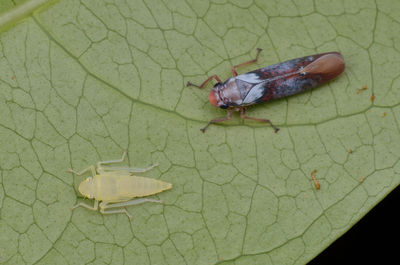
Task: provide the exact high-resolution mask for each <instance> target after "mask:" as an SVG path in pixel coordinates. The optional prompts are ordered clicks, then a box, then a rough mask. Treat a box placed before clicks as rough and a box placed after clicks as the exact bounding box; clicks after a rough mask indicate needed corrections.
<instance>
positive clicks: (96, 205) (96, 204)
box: [71, 200, 99, 211]
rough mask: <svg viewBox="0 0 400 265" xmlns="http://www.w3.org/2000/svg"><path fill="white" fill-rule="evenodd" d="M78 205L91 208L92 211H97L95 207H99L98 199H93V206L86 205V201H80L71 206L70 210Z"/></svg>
mask: <svg viewBox="0 0 400 265" xmlns="http://www.w3.org/2000/svg"><path fill="white" fill-rule="evenodd" d="M79 206H82V207H84V208H86V209H89V210H92V211H97V208H99V201H98V200H95V201H94V205H93V206H90V205H88V204H86V203H83V202H80V203H78V204H77V205H74V206H72V207H71V210H74V209H76V208H78V207H79Z"/></svg>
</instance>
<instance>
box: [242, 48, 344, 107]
mask: <svg viewBox="0 0 400 265" xmlns="http://www.w3.org/2000/svg"><path fill="white" fill-rule="evenodd" d="M344 68H345V64H344V60H343V57H342V55H341V54H340V53H338V52H330V53H322V54H315V55H310V56H306V57H301V58H297V59H292V60H288V61H285V62H282V63H278V64H274V65H270V66H267V67H264V68H261V69H258V70H255V71H252V72H248V73H246V74H243V75H240V76H237V77H236V79H237V80H238V81H237V82H246V83H248V84H252V87H251V88H250V89H248V92H247V95H246V96H245V97H244V99H243V105H251V104H255V103H259V102H264V101H269V100H273V99H279V98H283V97H288V96H291V95H294V94H298V93H301V92H304V91H307V90H310V89H312V88H314V87H316V86H318V85H320V84H323V83H326V82H328V81H330V80H332V79H333V78H335V77H337V76H339V75H340V74H341V73H342V72H343V71H344Z"/></svg>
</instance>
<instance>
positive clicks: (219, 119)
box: [200, 109, 232, 133]
mask: <svg viewBox="0 0 400 265" xmlns="http://www.w3.org/2000/svg"><path fill="white" fill-rule="evenodd" d="M230 119H232V109H228V116H227V117H224V118H217V119H213V120H211V121H209V122H208V123H207V125H206V126H204V128H201V129H200V131H202V132H203V133H204V132H205V131H206V129H207V127H208V126H210V124H211V123H216V122H223V121H229V120H230Z"/></svg>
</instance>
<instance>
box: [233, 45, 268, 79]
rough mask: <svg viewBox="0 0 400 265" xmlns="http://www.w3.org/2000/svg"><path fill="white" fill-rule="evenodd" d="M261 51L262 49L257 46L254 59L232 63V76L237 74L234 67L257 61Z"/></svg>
mask: <svg viewBox="0 0 400 265" xmlns="http://www.w3.org/2000/svg"><path fill="white" fill-rule="evenodd" d="M261 51H262V49H260V48H257V55H256V58H255V59H253V60H250V61H247V62H244V63H241V64H237V65H234V66H233V67H232V74H233V76H237V75H238V73H237V72H236V70H235V68H238V67H242V66H245V65H248V64H252V63H255V62H257V60H258V56H259V55H260V52H261Z"/></svg>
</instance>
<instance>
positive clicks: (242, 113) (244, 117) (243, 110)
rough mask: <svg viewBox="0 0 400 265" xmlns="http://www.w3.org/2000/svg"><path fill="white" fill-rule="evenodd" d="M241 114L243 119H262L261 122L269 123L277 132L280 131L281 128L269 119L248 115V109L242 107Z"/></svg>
mask: <svg viewBox="0 0 400 265" xmlns="http://www.w3.org/2000/svg"><path fill="white" fill-rule="evenodd" d="M240 115H241V117H242V119H247V120H253V121H261V122H265V123H269V124H270V125H271V126H272V127H273V128H274V130H275V133H277V132H278V131H279V128H278V127H276V126H275V125H273V124H272V122H271V121H270V120H268V119H259V118H253V117H248V116H246V109H245V108H242V109H241V112H240Z"/></svg>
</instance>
